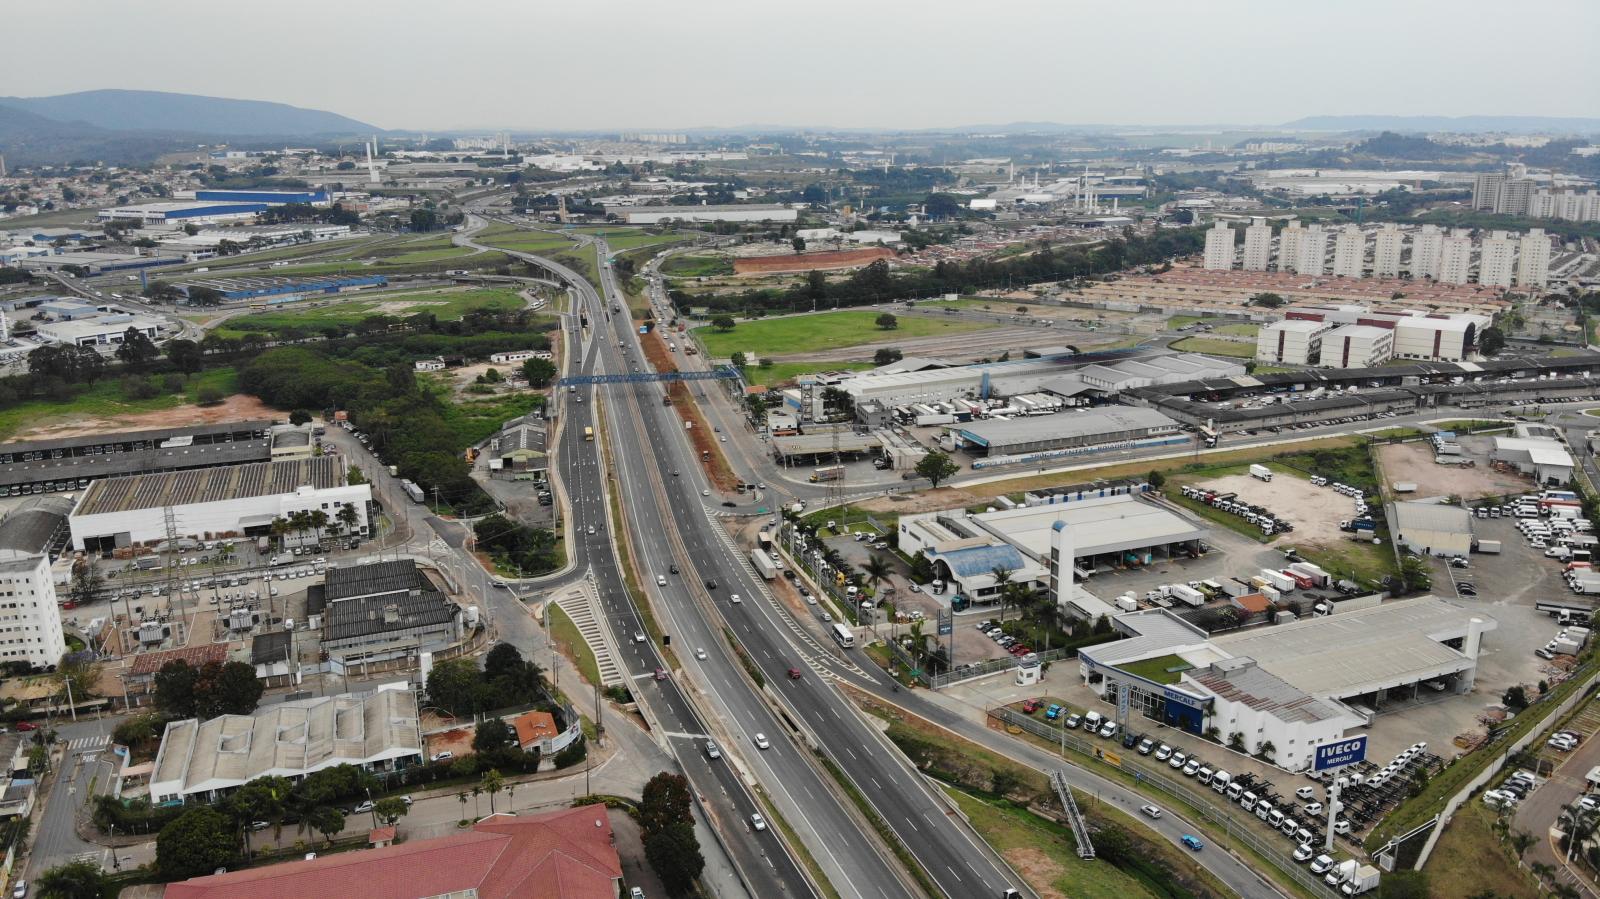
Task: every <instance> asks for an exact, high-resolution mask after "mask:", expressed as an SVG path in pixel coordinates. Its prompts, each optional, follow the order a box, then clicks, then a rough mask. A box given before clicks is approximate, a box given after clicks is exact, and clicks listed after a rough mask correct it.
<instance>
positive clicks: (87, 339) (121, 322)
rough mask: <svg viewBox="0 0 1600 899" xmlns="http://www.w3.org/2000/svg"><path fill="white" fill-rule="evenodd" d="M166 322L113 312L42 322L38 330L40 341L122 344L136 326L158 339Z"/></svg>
mask: <svg viewBox="0 0 1600 899" xmlns="http://www.w3.org/2000/svg"><path fill="white" fill-rule="evenodd" d="M165 324H166V322H165V321H164V320H162V319H159V318H153V317H151V316H148V315H133V314H130V313H126V312H110V313H102V314H98V315H94V316H91V317H88V318H72V319H64V320H61V321H53V322H39V323H38V324H36V325H35V326H34V333H35V334H37V335H38V337H39V339H40V340H45V341H49V342H50V343H66V344H71V345H73V346H116V345H118V344H120V343H122V341H123V339H124V338H125V337H126V336H127V334H128V329H129V328H132V329H133V330H135V331H138V332H139V333H140V334H143V335H144V336H146V337H148V338H150V339H151V340H158V339H160V337H161V328H162V326H163V325H165Z"/></svg>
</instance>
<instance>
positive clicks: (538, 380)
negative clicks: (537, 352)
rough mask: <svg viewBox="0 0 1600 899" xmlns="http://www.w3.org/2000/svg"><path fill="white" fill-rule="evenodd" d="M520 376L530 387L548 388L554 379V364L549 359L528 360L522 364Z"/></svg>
mask: <svg viewBox="0 0 1600 899" xmlns="http://www.w3.org/2000/svg"><path fill="white" fill-rule="evenodd" d="M522 376H523V377H524V378H527V379H528V386H530V387H539V388H544V387H549V386H550V382H551V381H553V380H555V377H556V364H555V363H554V362H551V361H550V360H549V359H529V360H527V361H525V362H523V363H522Z"/></svg>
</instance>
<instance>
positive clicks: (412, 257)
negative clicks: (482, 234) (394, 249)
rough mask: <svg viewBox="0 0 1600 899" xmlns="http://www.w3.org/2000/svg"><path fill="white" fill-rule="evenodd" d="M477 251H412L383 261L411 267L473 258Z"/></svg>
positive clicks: (467, 248)
mask: <svg viewBox="0 0 1600 899" xmlns="http://www.w3.org/2000/svg"><path fill="white" fill-rule="evenodd" d="M477 252H478V251H477V250H474V249H472V248H471V247H439V248H437V249H431V250H412V251H411V252H409V253H401V254H399V255H398V256H385V257H383V261H384V263H385V264H389V265H409V264H411V263H413V262H438V261H439V260H441V259H459V258H460V257H462V256H473V255H476V254H477Z"/></svg>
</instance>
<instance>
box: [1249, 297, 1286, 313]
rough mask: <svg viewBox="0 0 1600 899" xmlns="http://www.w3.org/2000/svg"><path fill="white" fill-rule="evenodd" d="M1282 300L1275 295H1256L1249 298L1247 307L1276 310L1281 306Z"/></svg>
mask: <svg viewBox="0 0 1600 899" xmlns="http://www.w3.org/2000/svg"><path fill="white" fill-rule="evenodd" d="M1283 303H1284V299H1283V297H1281V296H1278V295H1277V294H1275V293H1258V294H1256V295H1255V296H1253V297H1251V298H1250V301H1249V302H1248V303H1246V304H1245V305H1247V306H1260V307H1261V308H1263V309H1276V308H1278V307H1279V306H1282V305H1283Z"/></svg>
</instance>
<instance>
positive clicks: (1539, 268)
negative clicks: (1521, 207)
mask: <svg viewBox="0 0 1600 899" xmlns="http://www.w3.org/2000/svg"><path fill="white" fill-rule="evenodd" d="M1549 283H1550V238H1549V237H1548V236H1547V235H1546V234H1545V233H1544V229H1543V228H1534V229H1533V230H1531V231H1529V232H1528V233H1527V234H1524V235H1523V236H1522V240H1520V241H1518V248H1517V286H1518V287H1544V286H1546V285H1547V284H1549Z"/></svg>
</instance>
